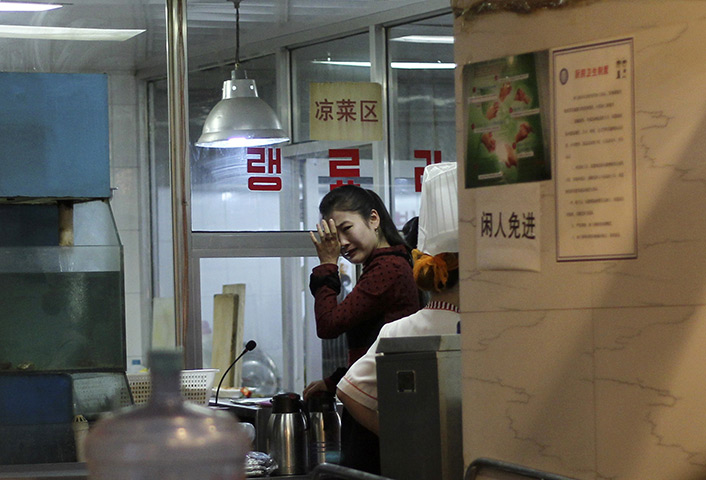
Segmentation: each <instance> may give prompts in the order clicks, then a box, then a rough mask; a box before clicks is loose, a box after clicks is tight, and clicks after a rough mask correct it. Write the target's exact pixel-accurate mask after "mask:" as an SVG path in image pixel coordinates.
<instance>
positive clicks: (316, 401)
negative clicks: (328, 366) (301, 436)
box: [307, 391, 341, 469]
mask: <svg viewBox="0 0 706 480" xmlns="http://www.w3.org/2000/svg"><path fill="white" fill-rule="evenodd" d="M307 407H308V410H309V423H310V427H309V468H310V469H313V468H314V467H316V466H317V465H319V464H321V463H324V462H326V463H336V464H337V463H340V460H341V417H339V416H338V412H337V411H336V398H335V396H334V395H333V394H332V393H331V392H327V391H319V392H315V393H313V394H312V395H311V397H309V398H308V399H307Z"/></svg>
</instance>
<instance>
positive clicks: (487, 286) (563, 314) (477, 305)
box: [455, 0, 706, 480]
mask: <svg viewBox="0 0 706 480" xmlns="http://www.w3.org/2000/svg"><path fill="white" fill-rule="evenodd" d="M455 3H458V4H459V5H460V4H463V3H470V2H463V1H459V2H455ZM705 19H706V3H705V2H693V1H656V0H641V1H636V0H619V1H618V0H603V1H594V2H574V5H573V6H570V7H569V8H562V9H556V10H547V9H542V10H538V11H536V12H534V13H532V14H529V15H518V14H515V13H508V12H504V13H495V14H490V15H481V16H477V17H471V18H458V19H457V20H456V61H457V64H459V65H463V64H465V63H468V62H475V61H481V60H488V59H492V58H498V57H503V56H506V55H511V54H517V53H524V52H529V51H539V50H546V49H548V48H553V47H561V46H568V45H572V44H577V43H582V42H592V41H595V40H603V39H612V38H620V37H624V36H632V37H633V38H634V52H635V53H634V54H635V103H636V117H635V128H636V135H635V141H636V156H637V165H636V175H637V176H636V178H637V213H638V258H637V259H635V260H621V261H593V262H568V263H557V262H556V242H555V231H556V229H555V213H556V212H555V203H554V201H555V198H554V183H553V181H545V182H542V183H541V232H542V238H541V242H542V253H541V272H539V273H532V272H520V271H495V272H491V271H479V270H478V269H477V268H476V258H475V256H476V248H475V233H476V232H475V229H476V228H477V226H478V222H477V219H476V218H474V217H475V196H474V191H473V190H466V189H459V194H460V218H461V231H460V234H461V238H462V239H463V242H462V244H463V245H464V246H463V247H462V253H461V268H462V281H461V308H462V311H463V324H462V332H463V333H462V335H463V388H464V391H463V393H464V398H463V414H464V418H463V424H464V460H465V463H466V465H467V464H468V463H470V462H471V461H472V460H473V459H475V458H478V457H491V458H497V459H501V460H505V461H510V462H515V463H520V464H523V465H527V466H531V467H534V468H539V469H543V470H548V471H552V472H556V473H561V474H564V475H567V476H570V477H573V478H577V479H613V480H644V479H667V478H670V479H697V478H706V441H704V438H706V374H704V366H705V365H706V215H705V214H704V199H705V198H706V161H705V160H706V158H705V157H706V136H704V135H703V129H704V126H705V125H706V89H705V88H704V85H706V49H705V48H704V45H706V20H705ZM460 83H461V69H460V68H459V69H457V105H459V106H460V105H462V103H461V102H462V101H463V100H462V95H461V88H460ZM458 110H459V112H458V113H457V118H458V126H457V128H458V130H457V134H458V135H457V136H458V139H459V140H458V142H459V147H458V152H460V153H459V162H460V164H463V161H464V159H463V153H462V152H464V148H463V139H464V136H465V132H464V130H463V127H464V123H463V115H462V110H463V109H462V108H459V109H458ZM462 172H463V167H461V172H460V173H461V174H460V175H459V178H461V179H463V178H464V175H463V174H462ZM491 188H492V187H491Z"/></svg>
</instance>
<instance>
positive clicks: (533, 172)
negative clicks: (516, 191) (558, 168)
mask: <svg viewBox="0 0 706 480" xmlns="http://www.w3.org/2000/svg"><path fill="white" fill-rule="evenodd" d="M535 55H536V54H534V53H528V54H523V55H514V56H510V57H506V58H501V59H497V60H491V61H486V62H479V63H473V64H469V65H466V66H465V67H464V77H465V81H466V89H467V90H466V91H467V99H466V100H467V107H468V125H467V128H468V146H467V150H466V188H475V187H483V186H490V185H505V184H512V183H519V182H532V181H537V180H545V179H548V178H549V177H550V176H551V175H550V173H549V172H550V168H549V165H548V160H547V157H545V151H544V143H543V137H542V124H541V114H540V98H539V88H538V83H539V82H538V79H537V70H536V69H535Z"/></svg>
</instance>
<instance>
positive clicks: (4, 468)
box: [0, 462, 88, 480]
mask: <svg viewBox="0 0 706 480" xmlns="http://www.w3.org/2000/svg"><path fill="white" fill-rule="evenodd" d="M0 478H17V479H19V478H22V479H28V478H29V479H32V478H36V479H43V478H61V479H64V480H74V479H75V480H85V479H87V478H88V470H87V469H86V464H85V463H76V462H67V463H38V464H35V465H0Z"/></svg>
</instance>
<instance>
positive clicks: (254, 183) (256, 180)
mask: <svg viewBox="0 0 706 480" xmlns="http://www.w3.org/2000/svg"><path fill="white" fill-rule="evenodd" d="M248 190H253V191H256V192H279V191H280V190H282V179H281V178H280V177H274V176H270V177H250V178H248Z"/></svg>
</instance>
